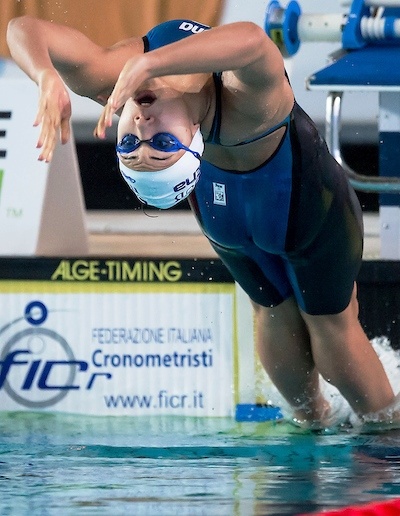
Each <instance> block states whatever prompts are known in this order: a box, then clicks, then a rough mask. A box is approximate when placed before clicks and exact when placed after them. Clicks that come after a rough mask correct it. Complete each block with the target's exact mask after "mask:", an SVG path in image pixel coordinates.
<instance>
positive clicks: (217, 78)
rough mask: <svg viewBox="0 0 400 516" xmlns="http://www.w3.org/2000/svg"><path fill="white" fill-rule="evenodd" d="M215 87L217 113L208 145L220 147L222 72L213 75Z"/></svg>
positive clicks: (207, 141)
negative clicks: (212, 144)
mask: <svg viewBox="0 0 400 516" xmlns="http://www.w3.org/2000/svg"><path fill="white" fill-rule="evenodd" d="M213 79H214V86H215V113H214V119H213V123H212V126H211V130H210V134H209V135H208V138H207V140H206V143H214V144H216V145H220V144H221V141H220V137H219V132H220V130H221V110H222V98H221V95H222V72H218V73H213Z"/></svg>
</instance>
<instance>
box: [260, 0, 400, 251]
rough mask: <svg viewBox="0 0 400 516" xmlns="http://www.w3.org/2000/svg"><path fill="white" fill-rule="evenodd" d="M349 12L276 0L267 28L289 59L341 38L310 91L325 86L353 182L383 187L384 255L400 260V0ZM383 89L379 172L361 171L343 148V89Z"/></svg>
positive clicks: (331, 125)
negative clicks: (311, 45) (306, 46)
mask: <svg viewBox="0 0 400 516" xmlns="http://www.w3.org/2000/svg"><path fill="white" fill-rule="evenodd" d="M342 4H345V5H348V6H349V12H348V13H345V14H327V15H320V14H315V15H314V14H303V13H302V12H301V8H300V6H299V4H298V2H297V1H295V0H294V1H291V2H289V4H288V5H287V7H286V8H282V7H281V6H280V4H279V2H278V1H276V0H273V1H272V2H270V4H269V5H268V8H267V13H266V19H265V30H266V32H267V34H268V35H269V36H270V37H271V38H272V39H273V41H274V42H275V43H276V44H277V45H278V47H279V48H280V50H281V52H282V54H283V55H284V56H285V57H290V56H293V55H294V54H295V53H296V52H297V51H298V50H299V48H300V44H301V43H302V42H305V41H314V42H316V41H338V42H341V48H340V49H339V50H338V51H337V52H335V53H334V54H332V55H331V56H329V57H330V62H329V64H328V65H327V66H326V67H325V68H323V69H322V70H319V71H317V72H315V73H313V74H312V75H311V76H310V77H308V79H307V81H306V84H307V88H308V89H309V90H325V91H327V92H328V93H327V101H326V126H325V129H326V134H325V136H326V140H327V143H328V146H329V148H330V151H331V153H332V154H333V156H334V157H335V158H336V160H337V161H338V162H339V163H340V164H341V165H342V166H343V167H344V168H345V170H346V171H347V173H348V175H349V179H350V182H351V183H352V184H353V186H354V187H355V188H356V189H358V190H362V191H366V192H376V193H380V194H381V195H380V222H381V257H382V258H385V259H398V258H400V197H399V196H398V194H399V193H400V168H399V162H400V160H399V158H400V95H399V93H400V67H399V66H398V63H400V0H353V1H352V2H348V1H346V2H342ZM350 91H353V92H357V91H359V92H361V91H375V92H378V94H379V117H378V126H379V176H378V177H371V176H368V175H365V174H357V173H356V172H355V171H354V170H352V169H351V168H350V167H349V166H348V165H347V164H346V162H345V161H344V159H343V157H342V154H341V149H340V121H341V103H342V97H343V94H344V93H345V92H350Z"/></svg>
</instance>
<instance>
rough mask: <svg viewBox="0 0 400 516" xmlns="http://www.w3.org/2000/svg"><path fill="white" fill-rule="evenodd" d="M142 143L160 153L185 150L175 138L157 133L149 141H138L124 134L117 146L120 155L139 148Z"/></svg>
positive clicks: (130, 135) (132, 135)
mask: <svg viewBox="0 0 400 516" xmlns="http://www.w3.org/2000/svg"><path fill="white" fill-rule="evenodd" d="M142 143H148V144H149V145H150V147H152V148H153V149H155V150H158V151H161V152H176V151H178V150H180V149H185V150H187V147H185V145H183V144H182V143H181V142H180V141H179V140H178V139H177V138H175V136H173V135H172V134H170V133H157V134H155V135H154V136H153V137H152V138H150V139H149V140H140V139H139V138H138V137H137V136H136V135H134V134H126V135H125V136H124V137H123V138H122V140H121V141H120V142H119V143H118V144H117V151H118V152H119V153H120V154H129V153H130V152H133V151H135V150H136V149H138V148H139V147H140V145H141V144H142Z"/></svg>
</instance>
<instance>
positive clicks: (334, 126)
mask: <svg viewBox="0 0 400 516" xmlns="http://www.w3.org/2000/svg"><path fill="white" fill-rule="evenodd" d="M342 97H343V92H342V91H331V92H329V93H328V96H327V99H326V119H325V137H326V142H327V144H328V147H329V150H330V152H331V154H332V155H333V157H334V158H335V159H336V161H337V162H338V163H339V164H340V165H341V166H342V167H343V168H344V170H345V171H346V172H347V175H348V177H349V181H350V183H351V184H352V186H353V188H355V189H356V190H360V191H362V192H374V193H400V178H398V177H384V176H379V177H378V176H372V177H371V176H366V175H364V174H358V173H357V172H355V171H354V170H353V169H352V168H351V167H350V166H349V165H348V164H347V163H346V162H345V160H344V159H343V156H342V152H341V148H340V120H341V109H342Z"/></svg>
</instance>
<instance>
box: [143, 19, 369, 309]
mask: <svg viewBox="0 0 400 516" xmlns="http://www.w3.org/2000/svg"><path fill="white" fill-rule="evenodd" d="M182 24H186V25H182ZM181 27H186V29H185V30H183V29H182V28H181ZM189 27H191V28H190V29H188V28H189ZM205 29H207V27H206V26H204V25H201V24H198V23H195V22H188V21H187V20H174V21H171V22H166V23H163V24H161V25H159V26H157V27H155V28H154V29H152V30H151V31H150V32H149V33H148V34H147V35H146V36H145V37H144V42H145V50H146V51H150V50H153V49H155V48H158V47H160V46H163V45H165V44H168V43H172V42H173V41H177V40H178V39H182V38H183V37H186V36H188V35H190V34H192V33H195V32H198V31H201V30H205ZM214 82H215V87H216V98H217V106H216V113H215V117H214V122H213V126H212V129H211V133H210V135H209V137H208V139H207V140H206V145H221V143H220V141H219V131H220V126H221V116H222V105H221V91H222V87H223V85H222V77H221V74H214ZM279 127H286V131H285V134H284V136H283V138H282V140H281V142H280V144H279V147H278V148H277V150H276V151H275V153H274V154H273V155H272V156H271V157H270V158H269V159H268V160H267V161H266V162H265V163H263V164H261V165H260V166H259V167H257V168H255V169H253V170H249V171H246V172H237V171H232V170H224V169H222V168H219V167H217V166H215V165H212V164H211V163H209V162H207V161H206V160H202V163H201V175H200V179H199V182H198V183H197V185H196V188H195V190H194V192H193V193H192V195H191V197H190V199H189V202H190V206H191V208H192V210H193V212H194V213H195V215H196V217H197V220H198V222H199V224H200V226H201V228H202V230H203V232H204V234H205V235H206V236H207V238H208V239H209V240H210V242H211V244H212V246H213V247H214V249H215V250H216V252H217V253H218V255H219V256H220V258H221V260H222V261H223V262H224V263H225V265H226V266H227V267H228V269H229V270H230V272H231V273H232V275H233V277H234V278H235V280H236V281H237V282H238V283H239V284H240V285H241V287H242V288H243V289H244V290H245V291H246V292H247V294H248V295H249V296H250V298H251V299H252V300H254V301H255V302H257V303H259V304H260V305H263V306H276V305H278V304H279V303H281V302H282V301H284V300H285V299H287V298H288V297H290V296H293V295H294V296H295V298H296V301H297V303H298V304H299V306H300V307H301V308H302V309H303V310H304V311H305V312H307V313H309V314H313V315H322V314H333V313H339V312H341V311H342V310H344V309H345V308H346V306H347V305H348V303H349V301H350V297H351V293H352V290H353V284H354V281H355V279H356V277H357V274H358V271H359V268H360V265H361V259H362V232H363V230H362V212H361V208H360V205H359V202H358V200H357V197H356V195H355V193H354V191H353V189H352V188H351V186H350V185H349V182H348V180H347V176H346V174H345V172H344V171H343V169H342V168H341V167H340V166H339V164H338V163H337V162H336V160H335V159H334V158H333V157H332V156H331V155H330V153H329V151H328V148H327V146H326V143H325V141H324V140H323V139H322V138H321V136H320V135H319V134H318V131H317V129H316V127H315V124H314V123H313V122H312V121H311V119H310V118H309V117H308V116H307V115H306V114H305V112H304V111H303V110H302V109H301V108H300V107H299V106H298V105H297V104H296V103H295V104H294V107H293V109H292V111H291V113H290V115H289V116H288V117H287V119H285V120H283V121H282V122H281V123H280V124H279V125H278V126H276V127H273V128H271V129H270V130H269V131H268V132H267V133H264V134H262V135H260V136H259V137H257V138H253V139H251V140H247V141H243V142H241V143H239V144H238V146H244V145H246V144H247V143H250V142H253V141H256V140H259V139H261V138H264V137H265V136H267V134H271V133H272V132H274V131H275V130H277V129H278V128H279Z"/></svg>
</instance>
